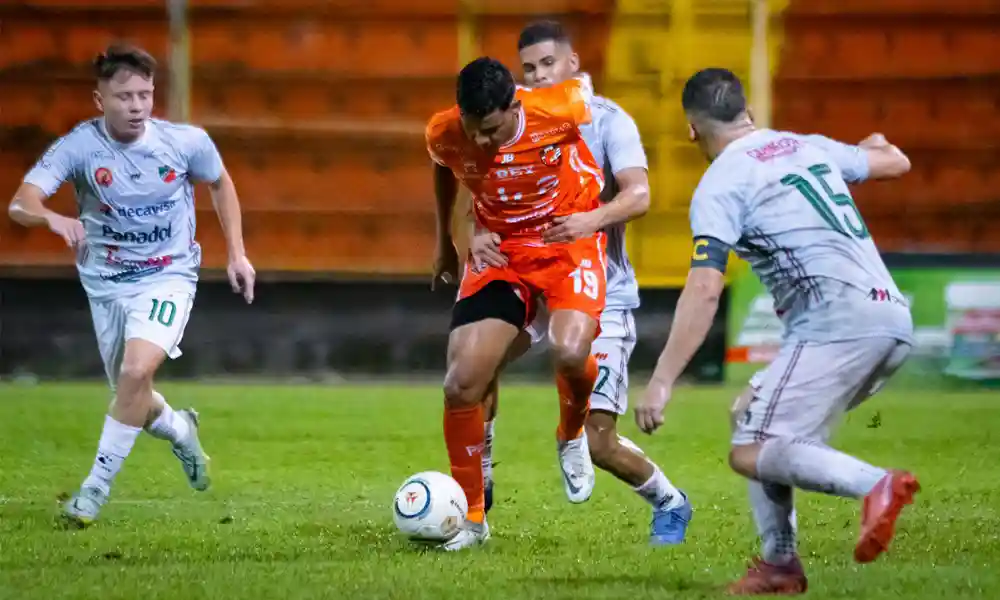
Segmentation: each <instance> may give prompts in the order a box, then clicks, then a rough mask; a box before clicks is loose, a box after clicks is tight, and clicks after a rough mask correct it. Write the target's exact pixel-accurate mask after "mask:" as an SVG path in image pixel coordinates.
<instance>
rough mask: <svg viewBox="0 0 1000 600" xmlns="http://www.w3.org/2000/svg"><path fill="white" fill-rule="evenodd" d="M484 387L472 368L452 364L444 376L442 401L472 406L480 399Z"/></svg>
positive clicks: (448, 403)
mask: <svg viewBox="0 0 1000 600" xmlns="http://www.w3.org/2000/svg"><path fill="white" fill-rule="evenodd" d="M486 383H487V385H488V383H489V382H486ZM485 388H486V386H485V385H484V384H483V382H482V378H481V377H479V376H478V375H477V374H476V373H475V371H474V370H472V369H468V368H465V367H462V366H461V365H455V366H452V367H450V368H449V369H448V373H447V374H446V375H445V377H444V402H445V404H446V405H448V406H452V407H461V406H473V405H475V404H476V403H478V402H481V401H482V399H483V393H484V392H485Z"/></svg>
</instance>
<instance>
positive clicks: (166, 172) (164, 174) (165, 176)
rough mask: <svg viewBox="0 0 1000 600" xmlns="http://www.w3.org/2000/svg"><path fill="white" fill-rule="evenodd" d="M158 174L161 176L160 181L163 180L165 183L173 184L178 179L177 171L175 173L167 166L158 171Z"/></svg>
mask: <svg viewBox="0 0 1000 600" xmlns="http://www.w3.org/2000/svg"><path fill="white" fill-rule="evenodd" d="M158 173H159V174H160V179H162V180H163V182H164V183H172V182H173V181H174V180H176V179H177V171H174V170H173V169H171V168H170V167H168V166H166V165H163V166H162V167H160V168H159V169H158Z"/></svg>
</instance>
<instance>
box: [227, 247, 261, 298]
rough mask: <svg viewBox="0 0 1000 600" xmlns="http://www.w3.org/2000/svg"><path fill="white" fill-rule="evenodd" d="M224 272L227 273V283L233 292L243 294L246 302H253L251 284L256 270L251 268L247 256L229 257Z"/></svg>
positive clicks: (255, 275) (252, 284) (254, 279)
mask: <svg viewBox="0 0 1000 600" xmlns="http://www.w3.org/2000/svg"><path fill="white" fill-rule="evenodd" d="M226 274H227V275H229V285H231V286H232V287H233V292H235V293H237V294H243V299H244V300H246V301H247V304H250V303H251V302H253V286H254V282H255V281H256V280H257V272H256V271H254V270H253V265H251V264H250V261H249V260H247V257H246V256H237V257H235V258H230V259H229V266H228V267H226Z"/></svg>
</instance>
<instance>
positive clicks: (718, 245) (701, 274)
mask: <svg viewBox="0 0 1000 600" xmlns="http://www.w3.org/2000/svg"><path fill="white" fill-rule="evenodd" d="M729 250H730V245H729V244H727V243H726V242H723V241H722V240H719V239H718V238H715V237H711V236H696V237H695V238H694V250H693V252H692V254H691V270H690V271H688V276H687V281H686V282H685V283H684V290H683V291H681V295H680V298H679V299H678V300H677V308H676V310H675V312H674V321H673V324H672V325H671V326H670V335H669V337H668V338H667V345H666V346H665V347H664V348H663V352H662V353H661V354H660V358H659V360H658V361H657V362H656V369H655V371H654V373H653V379H656V380H658V381H659V382H660V383H663V384H667V385H670V386H673V385H674V383H675V382H676V381H677V379H678V378H679V377H680V376H681V373H683V372H684V369H685V368H686V367H687V365H688V363H689V362H691V358H692V357H693V356H694V354H695V352H697V351H698V348H700V347H701V345H702V344H703V343H704V342H705V338H706V337H708V331H709V329H711V327H712V322H713V321H714V320H715V314H716V312H717V311H718V310H719V299H720V298H721V297H722V290H723V288H724V287H725V284H726V280H725V275H726V265H727V262H728V260H729Z"/></svg>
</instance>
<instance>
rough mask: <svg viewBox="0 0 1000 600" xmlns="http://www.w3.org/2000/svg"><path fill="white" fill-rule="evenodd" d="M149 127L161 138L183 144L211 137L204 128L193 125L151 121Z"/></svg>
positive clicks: (158, 120)
mask: <svg viewBox="0 0 1000 600" xmlns="http://www.w3.org/2000/svg"><path fill="white" fill-rule="evenodd" d="M148 125H149V126H150V127H152V128H153V129H154V130H155V131H156V132H157V134H158V135H160V136H161V137H164V138H167V139H172V140H177V141H181V142H200V141H203V140H205V139H207V138H209V137H210V136H209V135H208V132H207V131H205V128H204V127H201V126H199V125H195V124H193V123H177V122H175V121H167V120H166V119H150V120H149V122H148Z"/></svg>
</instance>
